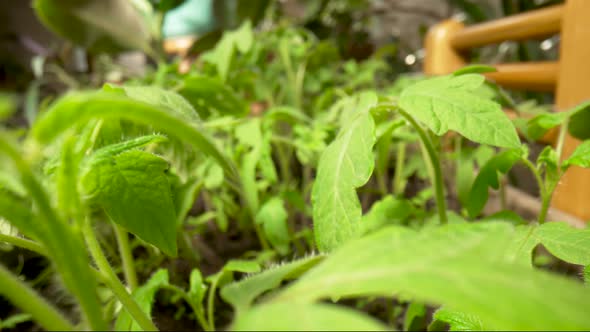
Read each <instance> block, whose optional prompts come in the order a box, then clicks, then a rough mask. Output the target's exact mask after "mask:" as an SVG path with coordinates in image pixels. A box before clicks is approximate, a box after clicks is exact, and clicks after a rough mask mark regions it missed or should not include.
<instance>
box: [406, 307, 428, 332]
mask: <svg viewBox="0 0 590 332" xmlns="http://www.w3.org/2000/svg"><path fill="white" fill-rule="evenodd" d="M425 320H426V306H425V305H424V304H423V303H420V302H412V303H410V305H408V308H407V309H406V315H405V316H404V331H423V330H424V327H423V325H424V323H425Z"/></svg>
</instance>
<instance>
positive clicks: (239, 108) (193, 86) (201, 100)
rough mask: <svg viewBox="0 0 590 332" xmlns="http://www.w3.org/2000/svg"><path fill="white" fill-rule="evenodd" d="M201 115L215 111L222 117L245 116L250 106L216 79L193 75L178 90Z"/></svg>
mask: <svg viewBox="0 0 590 332" xmlns="http://www.w3.org/2000/svg"><path fill="white" fill-rule="evenodd" d="M178 93H180V94H181V95H182V96H183V97H184V98H186V99H187V100H188V101H189V102H190V104H191V105H192V106H193V107H194V108H195V109H196V110H197V111H198V112H199V114H201V115H207V114H209V113H210V112H211V111H213V110H215V111H217V112H219V114H221V115H235V116H244V115H245V114H246V113H248V105H247V104H246V103H245V102H244V100H243V99H242V98H240V97H239V96H237V95H236V93H235V92H234V91H233V90H232V89H231V88H229V87H228V86H227V85H225V84H224V83H223V82H222V81H220V80H219V79H216V78H212V77H207V76H201V75H192V76H189V77H187V78H186V79H185V80H184V82H183V84H182V86H181V88H180V89H179V90H178Z"/></svg>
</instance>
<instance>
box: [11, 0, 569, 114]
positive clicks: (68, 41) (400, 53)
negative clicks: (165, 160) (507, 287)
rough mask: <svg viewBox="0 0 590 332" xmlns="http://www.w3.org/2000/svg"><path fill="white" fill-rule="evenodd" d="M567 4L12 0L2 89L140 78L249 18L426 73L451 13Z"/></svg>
mask: <svg viewBox="0 0 590 332" xmlns="http://www.w3.org/2000/svg"><path fill="white" fill-rule="evenodd" d="M560 2H562V1H559V0H445V1H433V0H33V1H31V2H28V1H22V0H3V1H1V2H0V22H2V23H0V89H1V90H10V91H16V92H18V93H20V94H21V95H22V96H24V100H23V103H25V104H26V103H27V102H26V100H27V98H29V99H30V98H39V96H45V95H48V94H49V95H51V94H54V93H57V92H61V91H64V90H66V89H71V88H82V87H93V86H100V85H101V84H103V83H104V82H119V81H122V80H124V79H126V78H130V77H138V76H141V75H144V74H145V73H146V71H150V70H155V68H157V64H158V63H160V64H162V63H164V62H170V61H172V60H173V57H174V56H175V55H171V54H167V53H166V52H165V51H164V47H163V45H164V44H163V42H164V40H165V39H174V38H179V37H187V36H190V37H191V39H190V42H191V43H193V44H192V47H191V48H190V49H189V51H188V56H191V57H194V56H198V55H199V54H201V53H203V52H204V51H206V50H209V49H211V48H212V47H213V46H214V45H215V44H216V42H217V41H219V40H220V38H221V36H222V32H223V31H226V30H228V29H236V28H237V27H239V26H240V25H241V24H242V23H243V22H245V21H250V22H251V23H252V25H253V27H255V28H256V29H258V30H268V29H269V28H270V27H272V26H281V25H283V26H286V25H295V26H299V27H301V28H304V29H306V30H308V31H310V32H311V33H312V34H313V35H314V36H315V37H316V38H317V39H318V40H320V41H321V40H330V41H331V42H332V43H333V44H335V45H336V46H337V49H338V53H339V54H338V55H339V57H340V58H342V59H345V60H346V59H355V60H361V59H366V58H368V57H369V56H371V55H372V54H374V53H375V52H381V51H383V50H384V49H386V50H387V53H388V54H389V55H390V56H388V57H387V60H388V64H389V65H390V66H391V69H392V71H393V72H394V73H396V75H399V74H403V73H412V72H420V70H421V66H422V59H423V55H424V52H423V50H422V43H423V37H424V35H425V33H426V31H427V29H428V27H429V26H431V25H433V24H436V23H437V22H440V21H441V20H444V19H446V18H449V17H460V18H461V19H463V20H465V21H466V22H468V23H477V22H483V21H487V20H491V19H495V18H498V17H502V16H508V15H513V14H517V13H522V12H526V11H530V10H534V9H538V8H542V7H545V6H549V5H554V4H557V3H560ZM195 40H196V41H195ZM558 46H559V37H558V36H554V37H551V38H549V39H545V40H539V41H527V42H520V43H515V42H505V43H501V44H499V45H492V46H488V47H484V48H481V49H478V50H476V51H475V52H473V53H472V54H471V57H472V59H473V61H474V62H485V63H498V62H513V61H533V60H534V61H542V60H552V59H556V58H557V51H558V49H559V47H558ZM526 97H529V98H530V97H531V95H530V94H529V95H527V96H526ZM533 97H535V96H534V95H533ZM540 98H541V99H543V98H545V99H547V98H550V97H546V96H545V97H543V96H541V97H540ZM545 101H546V100H545ZM28 104H30V105H33V104H35V103H33V102H32V101H29V103H28Z"/></svg>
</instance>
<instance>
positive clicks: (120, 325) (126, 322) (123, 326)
mask: <svg viewBox="0 0 590 332" xmlns="http://www.w3.org/2000/svg"><path fill="white" fill-rule="evenodd" d="M165 285H168V270H164V269H160V270H158V271H156V272H155V273H154V274H153V275H152V276H151V277H150V279H149V280H148V281H147V282H146V283H145V284H144V285H142V286H141V287H139V288H137V289H136V290H135V291H134V292H133V294H132V296H133V299H134V300H135V301H136V302H137V304H138V305H139V306H140V307H141V310H143V312H145V313H146V314H147V315H148V317H150V318H151V316H152V305H153V304H154V299H155V296H156V292H158V290H159V289H160V287H162V286H165ZM115 330H116V331H143V330H142V329H141V327H140V326H139V325H138V324H137V323H136V322H135V320H133V318H132V317H131V315H130V314H129V312H128V311H127V310H126V309H125V306H123V308H122V309H121V313H120V314H119V317H117V321H116V322H115Z"/></svg>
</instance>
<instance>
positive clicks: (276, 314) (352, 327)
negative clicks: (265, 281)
mask: <svg viewBox="0 0 590 332" xmlns="http://www.w3.org/2000/svg"><path fill="white" fill-rule="evenodd" d="M231 329H232V331H321V330H326V331H387V327H385V326H383V325H382V324H381V323H379V322H378V321H376V320H374V319H373V318H370V317H369V316H366V315H363V314H361V313H359V312H357V311H354V310H352V309H348V308H345V307H339V306H336V305H329V304H312V303H272V304H265V305H261V306H258V307H255V308H253V309H252V310H250V311H247V312H246V313H244V314H243V315H240V316H238V318H237V319H236V321H235V322H234V323H233V324H232V327H231Z"/></svg>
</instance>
